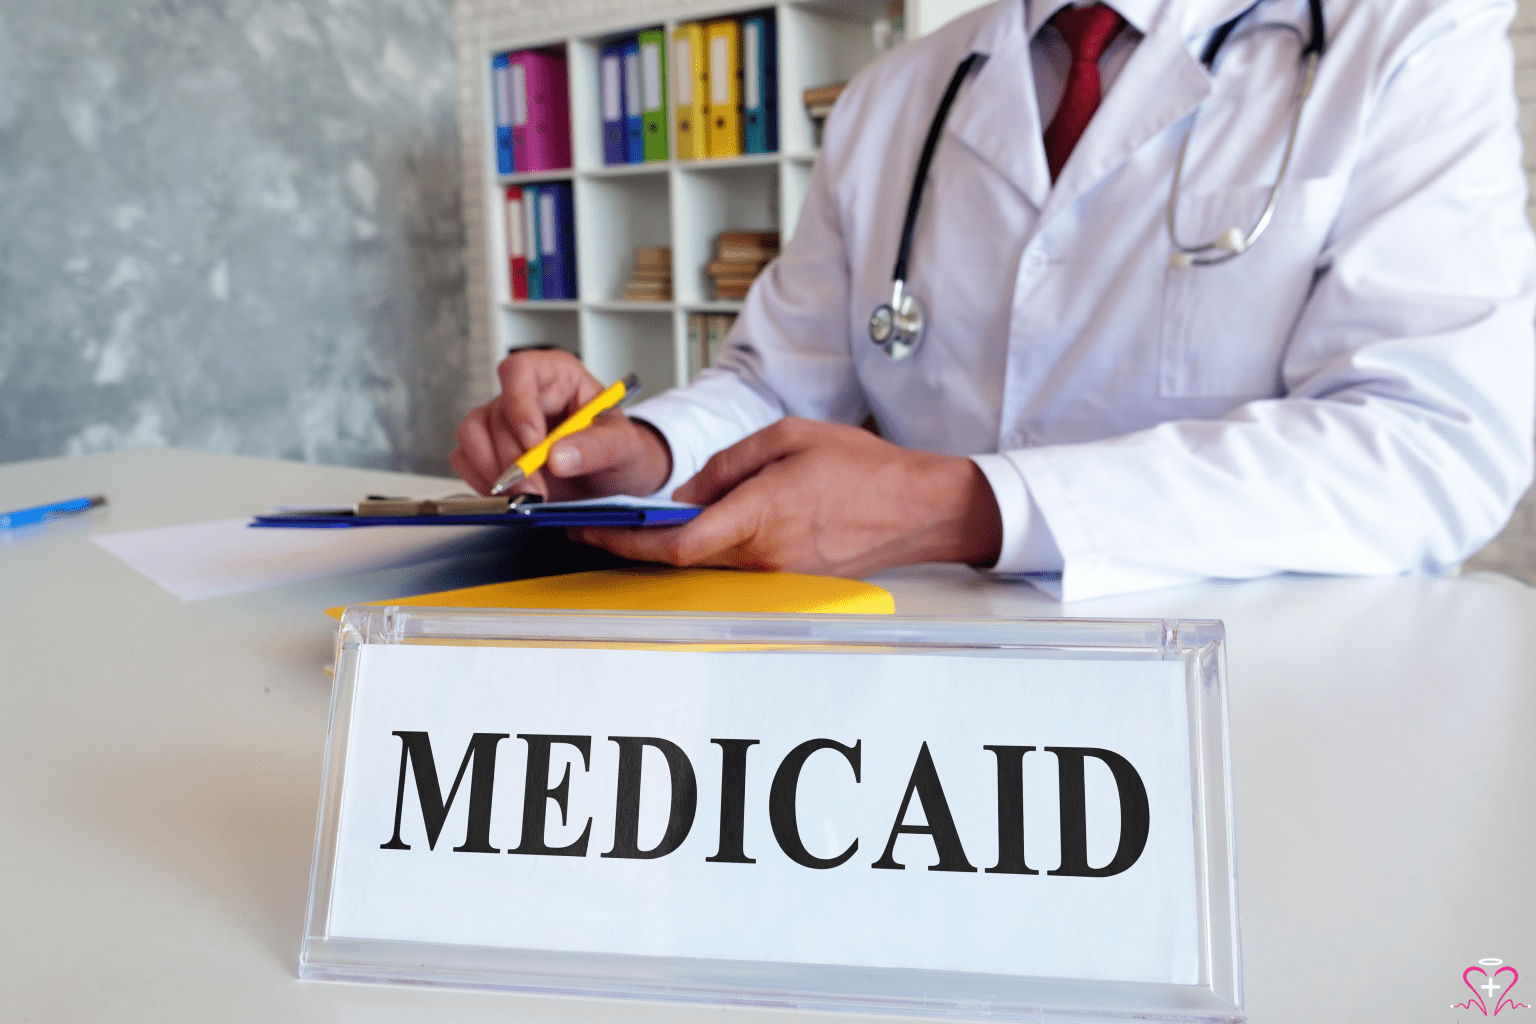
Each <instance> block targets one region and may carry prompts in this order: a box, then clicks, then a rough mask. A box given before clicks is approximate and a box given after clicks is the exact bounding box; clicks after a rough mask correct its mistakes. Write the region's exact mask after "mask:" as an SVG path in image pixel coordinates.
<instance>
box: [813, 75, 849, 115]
mask: <svg viewBox="0 0 1536 1024" xmlns="http://www.w3.org/2000/svg"><path fill="white" fill-rule="evenodd" d="M846 88H848V83H847V82H833V83H832V84H831V85H818V86H816V88H814V89H807V90H805V112H806V113H807V114H809V115H810V118H811V120H812V121H823V120H826V117H827V115H828V114H830V113H832V104H834V103H836V102H837V98H838V97H839V96H841V95H842V94H843V90H844V89H846Z"/></svg>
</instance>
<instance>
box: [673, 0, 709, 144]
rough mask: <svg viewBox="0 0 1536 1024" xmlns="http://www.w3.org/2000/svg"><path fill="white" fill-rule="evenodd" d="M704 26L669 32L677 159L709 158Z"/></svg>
mask: <svg viewBox="0 0 1536 1024" xmlns="http://www.w3.org/2000/svg"><path fill="white" fill-rule="evenodd" d="M707 66H708V65H707V64H706V63H705V59H704V26H703V25H700V24H699V23H698V22H696V21H690V22H688V23H686V24H683V25H679V26H677V28H676V29H674V30H673V31H672V99H673V102H674V104H675V105H676V107H675V109H676V110H677V115H676V116H677V158H678V159H679V160H702V159H703V158H704V157H707V156H709V133H708V129H707V126H708V124H709V75H708V74H707V73H706V71H705V68H706V67H707Z"/></svg>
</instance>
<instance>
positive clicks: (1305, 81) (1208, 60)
mask: <svg viewBox="0 0 1536 1024" xmlns="http://www.w3.org/2000/svg"><path fill="white" fill-rule="evenodd" d="M1258 6H1259V4H1258V2H1255V3H1254V4H1252V5H1251V6H1249V7H1248V8H1247V9H1245V10H1244V11H1243V12H1242V13H1241V14H1239V15H1238V16H1237V17H1235V18H1232V19H1230V20H1228V21H1225V22H1223V23H1222V24H1221V25H1219V26H1217V28H1216V29H1215V31H1213V32H1212V33H1211V38H1210V41H1209V42H1207V43H1206V44H1205V49H1204V50H1203V51H1201V54H1200V63H1202V64H1204V65H1205V69H1206V71H1207V72H1211V73H1214V71H1215V65H1216V56H1217V54H1218V53H1220V52H1221V46H1222V44H1223V43H1225V42H1226V41H1227V37H1228V36H1230V35H1231V34H1232V30H1233V29H1235V28H1236V27H1237V23H1238V22H1240V21H1242V20H1243V19H1244V18H1246V17H1247V16H1248V15H1249V14H1250V13H1252V12H1253V9H1254V8H1255V7H1258ZM1307 6H1308V9H1309V11H1310V13H1311V20H1312V32H1311V36H1310V37H1309V38H1308V39H1307V45H1306V46H1304V47H1302V51H1301V81H1300V83H1299V85H1298V88H1297V91H1296V99H1295V102H1294V104H1293V106H1292V110H1291V126H1290V131H1289V132H1288V133H1287V134H1286V139H1285V152H1284V153H1283V155H1282V156H1281V158H1280V170H1279V173H1277V174H1276V175H1275V184H1274V185H1273V186H1272V187H1271V188H1270V190H1269V198H1268V199H1267V200H1266V201H1265V203H1264V210H1263V212H1262V213H1261V214H1260V215H1259V219H1258V221H1257V222H1255V223H1254V225H1253V227H1252V228H1251V229H1250V230H1248V231H1246V232H1245V231H1243V230H1242V229H1241V228H1237V227H1233V228H1228V229H1227V230H1226V231H1223V232H1222V233H1221V234H1220V235H1219V236H1217V237H1216V238H1215V239H1213V240H1211V241H1209V242H1201V243H1199V244H1194V245H1190V244H1186V243H1184V242H1181V241H1179V227H1178V217H1177V212H1178V206H1179V183H1180V180H1181V179H1182V178H1183V176H1184V156H1185V154H1186V153H1187V152H1188V151H1189V139H1190V136H1191V135H1193V134H1194V131H1195V120H1196V119H1197V118H1198V116H1199V114H1198V112H1196V113H1195V114H1193V115H1191V118H1190V125H1189V130H1188V131H1186V132H1185V133H1184V141H1183V142H1181V143H1180V144H1179V155H1178V159H1177V160H1176V161H1175V163H1174V166H1173V186H1172V188H1170V190H1169V192H1168V240H1169V241H1170V242H1171V243H1172V245H1173V252H1171V253H1170V254H1169V256H1168V265H1169V266H1171V267H1173V268H1174V269H1175V270H1183V269H1186V268H1189V267H1210V266H1215V265H1216V264H1218V263H1226V262H1227V261H1228V260H1234V259H1236V258H1237V257H1239V256H1241V255H1242V254H1243V253H1245V252H1247V251H1248V250H1249V249H1250V248H1252V247H1253V243H1254V242H1257V241H1258V240H1259V236H1260V235H1262V234H1263V233H1264V230H1265V229H1266V228H1268V227H1269V222H1270V221H1271V220H1272V219H1273V218H1274V215H1275V207H1276V206H1278V205H1279V203H1280V192H1281V190H1282V189H1283V188H1284V187H1285V175H1286V172H1287V171H1288V170H1289V169H1290V166H1291V153H1292V151H1293V150H1294V149H1295V147H1296V133H1297V132H1298V131H1299V130H1300V129H1301V114H1302V111H1303V110H1304V109H1305V107H1306V103H1307V97H1308V96H1310V95H1311V94H1312V83H1313V81H1314V80H1315V78H1316V76H1317V62H1318V59H1319V58H1320V57H1321V56H1322V54H1323V50H1324V49H1326V48H1327V39H1326V36H1325V32H1324V25H1323V3H1322V0H1308V2H1307ZM1283 27H1285V28H1287V29H1288V30H1289V31H1292V32H1296V34H1297V35H1300V32H1299V31H1298V30H1296V29H1295V28H1292V27H1291V26H1283Z"/></svg>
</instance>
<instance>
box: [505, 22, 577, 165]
mask: <svg viewBox="0 0 1536 1024" xmlns="http://www.w3.org/2000/svg"><path fill="white" fill-rule="evenodd" d="M510 73H511V78H512V152H513V155H514V157H515V158H516V161H517V170H518V171H519V172H522V171H556V170H564V169H566V168H568V167H570V166H571V104H570V94H569V85H568V79H567V75H566V67H565V57H564V56H563V55H556V54H550V53H545V52H543V51H541V50H522V51H520V52H518V53H514V54H512V59H511V68H510Z"/></svg>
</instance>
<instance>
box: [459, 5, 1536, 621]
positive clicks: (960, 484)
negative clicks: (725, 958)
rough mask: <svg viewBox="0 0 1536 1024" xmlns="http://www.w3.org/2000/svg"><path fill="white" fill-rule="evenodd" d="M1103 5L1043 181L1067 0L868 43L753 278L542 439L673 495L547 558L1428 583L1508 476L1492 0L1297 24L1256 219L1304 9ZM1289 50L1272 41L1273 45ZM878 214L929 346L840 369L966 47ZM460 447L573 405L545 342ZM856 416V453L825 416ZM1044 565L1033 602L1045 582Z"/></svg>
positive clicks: (1501, 163)
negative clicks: (726, 324) (706, 333)
mask: <svg viewBox="0 0 1536 1024" xmlns="http://www.w3.org/2000/svg"><path fill="white" fill-rule="evenodd" d="M1249 2H1250V0H1117V2H1116V3H1115V4H1114V7H1115V10H1116V11H1117V12H1118V13H1119V14H1120V15H1121V16H1123V18H1124V20H1125V25H1124V27H1123V28H1121V29H1120V30H1119V31H1118V33H1117V34H1116V35H1115V37H1114V38H1113V41H1112V42H1111V43H1110V45H1109V47H1108V49H1107V50H1106V51H1105V52H1104V53H1103V55H1102V56H1101V57H1100V59H1099V61H1098V70H1099V73H1100V76H1101V79H1102V88H1103V101H1102V104H1101V105H1100V106H1099V107H1098V109H1097V112H1096V113H1095V114H1094V115H1093V117H1092V120H1091V121H1090V122H1089V123H1088V125H1087V128H1086V131H1085V132H1084V134H1083V135H1082V137H1081V139H1080V141H1079V142H1078V143H1077V144H1076V147H1075V149H1073V150H1072V151H1071V155H1070V157H1069V158H1068V159H1067V160H1066V163H1065V165H1064V166H1063V167H1062V168H1061V169H1060V173H1059V176H1058V177H1057V178H1056V179H1055V180H1054V181H1053V180H1052V176H1051V173H1050V170H1049V169H1048V167H1047V161H1046V155H1045V148H1044V145H1043V143H1042V135H1043V132H1044V130H1045V129H1044V126H1045V125H1048V124H1049V123H1050V122H1051V119H1052V115H1053V114H1054V112H1055V108H1056V107H1057V105H1058V104H1059V103H1060V102H1061V96H1062V90H1063V88H1064V83H1065V82H1066V80H1067V77H1068V69H1069V65H1070V62H1071V52H1070V51H1069V50H1068V48H1067V44H1066V43H1065V42H1064V41H1063V39H1062V37H1061V35H1060V34H1059V33H1058V32H1057V30H1056V29H1055V28H1054V27H1052V26H1051V24H1050V19H1051V17H1052V16H1053V15H1054V14H1055V13H1056V11H1057V10H1059V9H1061V8H1063V7H1065V6H1068V4H1067V2H1066V0H1001V2H999V3H996V4H993V5H991V6H989V7H986V8H983V9H981V10H979V11H976V12H974V13H972V14H971V15H969V16H967V17H964V18H962V19H959V20H957V21H955V22H953V23H951V24H949V25H947V26H945V27H944V28H942V29H940V30H939V31H937V32H935V33H934V34H932V35H930V36H927V37H924V38H922V39H919V40H917V41H915V42H913V43H911V44H909V45H907V46H904V47H902V48H900V49H898V50H897V51H895V52H894V53H892V54H890V55H888V56H887V57H886V58H884V59H883V60H881V61H879V62H878V63H876V64H875V65H874V66H872V67H871V68H869V69H868V70H866V71H865V72H864V73H863V74H861V75H860V76H858V77H857V78H856V79H854V81H853V82H852V83H851V84H850V85H849V87H848V89H847V90H846V91H845V92H844V94H843V96H842V98H841V99H840V100H839V101H838V104H837V107H836V109H835V110H834V111H833V113H832V116H831V118H830V119H829V121H828V124H827V128H826V134H825V140H824V146H823V150H822V153H821V156H820V158H819V159H818V161H817V163H816V167H815V169H814V171H813V172H812V176H811V183H810V189H809V194H808V196H807V199H806V202H805V205H804V208H803V209H802V210H801V212H800V215H799V220H798V223H797V224H796V226H795V230H794V233H793V237H792V239H791V241H790V242H789V244H788V245H787V246H786V248H785V250H784V252H783V255H782V256H781V257H780V258H779V259H778V260H777V261H776V262H775V263H773V264H772V265H771V266H770V267H769V268H768V269H767V270H766V271H765V272H764V274H763V275H762V276H761V277H760V278H759V279H758V281H757V282H756V284H755V285H754V286H753V288H752V291H751V293H750V295H749V296H748V298H747V301H746V305H745V308H744V310H743V311H742V314H741V316H740V318H739V319H738V321H737V324H736V327H735V329H734V331H733V332H732V334H731V337H730V341H729V345H728V347H727V350H726V352H725V354H724V356H723V357H722V358H721V360H720V361H719V366H718V367H717V368H712V369H710V370H707V371H706V372H705V373H704V374H702V375H701V377H700V379H699V380H698V381H696V382H695V383H693V384H692V385H690V386H689V387H686V388H680V389H677V390H674V391H670V392H667V393H665V394H662V395H660V396H658V397H656V398H653V399H651V400H650V401H647V402H643V403H641V404H639V405H637V406H636V407H634V408H633V409H632V410H630V412H629V414H628V415H627V416H626V415H624V414H622V413H615V414H610V415H609V416H607V417H605V418H604V419H602V420H600V421H599V425H598V426H596V427H593V428H591V429H589V430H587V431H585V432H582V433H580V434H577V435H574V436H573V437H571V438H568V439H566V440H564V441H562V442H560V443H559V444H557V445H556V446H555V450H554V452H553V453H552V456H551V459H550V462H549V464H548V466H547V467H546V470H545V471H543V472H541V473H540V474H537V475H536V476H535V477H533V478H531V479H530V480H529V481H527V482H526V486H527V487H528V488H529V489H531V490H536V491H540V492H541V493H547V494H550V495H552V496H555V497H575V496H587V495H593V494H600V493H613V492H619V491H623V492H629V493H652V492H658V493H660V494H663V495H670V494H674V492H675V496H676V497H677V498H679V499H682V500H690V501H698V502H703V503H707V504H708V505H709V507H708V508H707V509H706V510H705V512H704V513H703V514H702V515H700V516H699V517H698V518H697V519H696V520H694V521H693V522H692V523H690V524H688V525H686V526H683V527H678V528H671V529H667V530H611V531H605V530H592V531H585V532H584V534H583V539H585V540H587V541H589V542H591V543H596V544H599V545H601V546H603V547H607V548H609V549H610V550H613V551H615V552H617V553H620V554H623V555H628V556H631V557H637V558H642V559H647V560H654V561H661V562H669V563H673V564H719V565H740V566H750V567H767V568H783V569H794V570H801V571H812V572H831V573H842V574H848V575H861V574H867V573H869V572H872V571H875V570H877V569H880V568H883V567H886V566H890V565H895V564H902V563H910V562H917V561H927V560H951V561H963V562H969V563H971V564H973V565H976V566H978V567H987V568H990V569H991V570H992V571H997V572H1009V573H1044V574H1053V573H1056V572H1059V573H1060V578H1059V581H1058V582H1057V586H1059V593H1060V596H1062V597H1063V598H1064V599H1069V600H1070V599H1074V598H1085V597H1093V596H1098V595H1103V594H1109V593H1115V592H1122V591H1128V590H1135V589H1141V588H1147V587H1153V586H1163V585H1169V584H1175V583H1180V582H1186V581H1192V580H1197V579H1201V578H1208V577H1225V578H1247V577H1256V576H1262V575H1266V574H1270V573H1275V572H1280V571H1287V570H1289V571H1299V572H1311V573H1398V572H1427V573H1434V572H1437V571H1440V570H1442V569H1444V568H1446V567H1449V566H1451V565H1454V564H1455V563H1457V562H1459V561H1460V560H1462V559H1463V558H1465V557H1467V556H1468V555H1469V554H1471V553H1472V552H1474V551H1476V550H1477V549H1478V548H1479V547H1480V546H1481V545H1483V544H1484V543H1486V542H1487V540H1488V539H1490V538H1491V537H1492V536H1493V535H1494V534H1495V533H1496V532H1497V531H1498V530H1499V528H1500V527H1501V526H1502V524H1503V523H1504V522H1505V521H1506V519H1507V518H1508V516H1509V514H1510V512H1511V510H1512V509H1513V507H1514V504H1515V502H1516V501H1517V500H1518V498H1519V497H1520V495H1521V494H1522V492H1523V491H1524V489H1525V487H1526V486H1527V484H1528V483H1529V482H1530V479H1531V474H1532V461H1533V459H1532V433H1533V381H1536V363H1533V328H1532V321H1533V315H1536V246H1533V240H1532V234H1531V230H1530V227H1529V225H1528V223H1527V221H1526V217H1525V211H1524V204H1525V196H1526V186H1525V179H1524V175H1523V172H1522V170H1521V162H1520V156H1521V144H1520V138H1519V135H1518V133H1517V129H1516V113H1517V112H1516V103H1515V99H1514V95H1513V90H1512V63H1513V62H1512V55H1511V50H1510V46H1509V43H1508V41H1507V39H1506V36H1505V32H1506V28H1507V25H1508V23H1509V20H1510V18H1511V17H1512V15H1513V13H1514V10H1515V5H1514V3H1513V2H1512V0H1325V2H1324V11H1325V16H1326V33H1327V34H1326V42H1327V45H1326V51H1325V52H1324V53H1323V55H1322V57H1321V59H1320V61H1319V63H1318V65H1317V71H1316V82H1315V86H1314V87H1313V90H1312V93H1311V96H1310V98H1309V99H1308V100H1307V101H1306V103H1305V105H1304V107H1303V109H1302V113H1301V118H1300V122H1299V126H1298V128H1297V131H1296V138H1295V145H1294V152H1293V154H1292V156H1291V161H1290V165H1289V169H1288V171H1287V172H1286V176H1285V180H1284V185H1283V188H1282V190H1281V192H1280V195H1279V202H1278V207H1277V208H1276V211H1275V215H1274V218H1273V221H1272V222H1271V223H1270V225H1269V226H1268V228H1267V230H1266V231H1265V232H1264V233H1263V235H1262V236H1261V237H1260V238H1259V239H1258V240H1257V241H1256V243H1255V244H1254V246H1253V247H1252V248H1251V249H1249V250H1248V251H1246V252H1243V253H1242V254H1240V255H1238V256H1236V257H1235V258H1232V259H1230V260H1228V261H1226V262H1223V263H1220V264H1217V265H1211V266H1199V265H1196V266H1175V265H1171V261H1170V257H1171V255H1172V254H1173V252H1174V244H1173V242H1172V240H1171V238H1170V218H1169V197H1170V194H1171V191H1172V189H1173V179H1174V170H1175V165H1176V162H1177V161H1178V158H1179V151H1180V147H1181V145H1182V144H1184V142H1185V140H1186V137H1188V149H1187V154H1186V157H1185V162H1184V165H1183V173H1182V180H1181V181H1180V184H1179V189H1178V193H1177V200H1176V203H1175V204H1174V207H1175V208H1174V210H1173V213H1174V217H1173V222H1174V225H1175V230H1176V231H1177V233H1178V235H1179V236H1180V241H1181V242H1184V243H1191V242H1204V241H1207V240H1210V239H1213V238H1216V237H1218V236H1220V235H1222V234H1223V233H1224V232H1226V231H1228V230H1229V229H1231V228H1234V227H1237V228H1239V229H1240V230H1241V231H1243V232H1247V231H1248V230H1249V229H1250V227H1251V226H1252V225H1253V224H1254V223H1255V222H1256V221H1257V220H1258V219H1259V216H1260V213H1261V211H1262V210H1263V208H1264V205H1265V201H1266V199H1267V197H1268V196H1269V193H1270V189H1271V186H1272V185H1273V184H1274V183H1275V181H1276V180H1277V177H1278V175H1279V173H1280V167H1281V162H1282V158H1283V154H1284V152H1285V148H1286V141H1287V137H1288V133H1289V129H1290V123H1291V118H1292V115H1293V111H1294V110H1295V106H1294V100H1295V97H1296V95H1297V90H1298V82H1299V77H1300V76H1299V68H1300V53H1301V49H1302V47H1303V45H1304V43H1305V41H1306V39H1307V38H1308V25H1309V19H1308V6H1307V3H1306V0H1262V2H1260V3H1259V4H1257V5H1256V6H1255V8H1254V9H1253V10H1252V11H1251V12H1250V13H1248V14H1247V15H1246V16H1244V18H1243V19H1242V20H1241V21H1240V22H1239V23H1238V25H1237V27H1236V29H1235V30H1234V31H1233V32H1232V34H1231V35H1230V37H1228V39H1227V40H1226V42H1225V43H1224V45H1223V47H1222V49H1221V52H1220V55H1219V57H1218V58H1217V60H1216V61H1215V63H1214V66H1213V67H1212V68H1211V69H1207V68H1206V67H1205V66H1204V65H1202V63H1201V60H1200V57H1201V55H1202V50H1203V48H1204V47H1205V46H1206V44H1207V42H1208V41H1209V39H1210V37H1211V34H1212V31H1213V30H1214V29H1215V28H1216V27H1217V26H1219V25H1221V24H1222V23H1223V22H1225V21H1227V20H1228V19H1230V18H1233V17H1234V16H1236V15H1238V14H1239V13H1241V12H1242V10H1243V8H1244V7H1246V6H1247V5H1248V3H1249ZM1287 26H1289V27H1287ZM973 52H974V53H979V54H982V55H983V56H984V57H985V60H984V61H982V62H978V64H979V66H978V67H977V68H975V69H974V70H972V72H971V73H970V74H969V76H968V77H967V79H966V80H965V81H964V82H963V84H962V85H961V86H960V88H959V91H958V94H957V98H956V99H955V102H954V105H953V107H952V109H951V111H950V113H949V116H948V118H947V121H946V123H945V125H944V128H943V132H942V135H941V136H940V139H939V142H938V145H937V148H936V150H935V153H934V157H933V162H932V166H931V169H930V172H929V177H928V183H927V188H926V191H925V192H924V194H923V197H922V203H921V207H920V211H919V214H918V217H917V221H916V225H915V235H914V239H913V245H912V255H911V267H910V270H909V273H908V275H907V282H908V288H909V290H910V291H912V292H914V293H916V294H917V295H919V296H920V297H921V299H922V300H923V301H924V302H925V303H926V308H927V324H928V327H927V333H926V336H925V338H924V340H923V341H922V343H921V344H920V345H919V347H918V348H917V349H916V350H915V352H914V353H913V354H912V355H911V356H910V357H909V358H907V359H905V360H900V361H898V360H893V359H891V358H890V357H889V356H888V355H887V354H886V352H885V351H884V350H883V349H882V348H881V347H880V346H878V345H876V344H872V343H871V341H870V338H869V332H868V327H867V324H868V319H869V316H870V314H871V312H872V311H873V310H874V308H875V307H876V306H878V305H879V304H880V303H882V302H885V301H889V298H890V294H891V268H892V265H893V262H894V260H895V257H896V251H897V246H898V242H899V236H900V234H901V229H902V222H903V214H904V212H905V207H906V203H907V197H908V194H909V190H910V188H911V186H912V178H913V174H914V170H915V167H916V165H917V162H918V155H919V150H920V149H921V147H922V142H923V139H924V136H925V134H926V133H927V131H928V128H929V124H930V120H931V119H932V117H933V115H934V112H935V108H936V107H937V106H938V102H939V98H940V96H941V95H942V94H943V92H944V90H945V87H946V85H947V84H948V83H949V80H950V78H951V76H952V75H953V74H954V72H955V69H956V67H957V65H958V64H959V63H960V62H961V61H962V60H963V59H964V58H965V57H966V56H967V55H968V54H970V53H973ZM501 377H502V383H503V393H502V395H501V396H499V397H498V398H497V399H496V400H495V401H493V402H491V403H490V404H489V405H487V406H485V407H483V408H481V409H478V410H476V411H475V412H474V413H472V414H471V415H470V416H469V417H468V418H467V419H466V420H465V422H464V424H463V425H462V426H461V428H460V430H459V438H458V440H459V446H458V448H456V449H455V451H454V453H453V455H452V457H451V458H452V461H453V464H454V466H455V468H456V469H457V470H458V471H459V472H460V473H461V475H463V476H464V478H465V479H466V480H467V481H468V482H469V483H470V484H472V485H474V486H476V487H477V488H479V489H480V490H482V491H484V490H486V489H488V488H489V486H490V484H491V482H492V481H493V480H494V479H495V477H496V475H497V473H498V472H499V471H500V470H501V469H502V468H503V467H505V466H506V465H508V464H510V462H511V461H512V460H513V459H514V458H516V457H517V455H519V454H520V453H521V452H522V451H523V450H525V449H526V448H527V447H528V446H531V445H532V444H534V443H536V442H537V441H538V440H539V439H540V438H542V436H543V435H544V433H545V432H546V431H547V430H548V429H550V428H551V427H552V426H553V425H554V424H555V423H558V422H559V420H560V419H561V418H563V416H564V415H566V414H568V413H569V412H570V411H571V410H573V409H574V408H576V407H578V406H579V405H580V404H582V403H583V402H585V401H586V400H587V399H590V398H591V397H592V396H593V395H595V394H596V393H597V391H598V390H599V388H600V387H601V384H600V383H599V382H597V381H595V380H593V379H592V378H591V377H590V376H589V375H588V374H586V372H585V371H584V370H582V368H581V367H580V364H579V363H577V362H576V361H575V360H574V359H572V358H571V357H569V356H565V355H564V354H562V353H558V352H523V353H514V354H513V355H512V356H509V357H508V359H507V361H506V362H505V363H504V364H503V366H502V368H501ZM870 414H872V415H873V416H874V418H875V420H876V422H877V423H878V425H879V429H880V437H876V436H874V435H873V434H870V433H869V432H867V431H861V430H859V429H857V428H856V427H853V426H852V424H857V423H860V422H861V421H863V420H864V419H865V417H866V416H867V415H870ZM1052 578H1054V577H1052Z"/></svg>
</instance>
